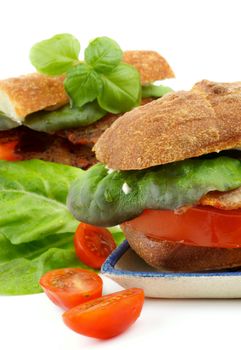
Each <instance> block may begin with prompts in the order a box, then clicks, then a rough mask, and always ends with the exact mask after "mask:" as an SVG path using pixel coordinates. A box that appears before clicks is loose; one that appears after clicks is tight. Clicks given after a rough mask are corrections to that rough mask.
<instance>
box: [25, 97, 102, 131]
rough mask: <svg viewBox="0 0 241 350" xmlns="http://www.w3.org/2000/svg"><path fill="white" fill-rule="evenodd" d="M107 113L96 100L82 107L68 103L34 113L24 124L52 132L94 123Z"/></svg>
mask: <svg viewBox="0 0 241 350" xmlns="http://www.w3.org/2000/svg"><path fill="white" fill-rule="evenodd" d="M106 113H107V112H106V111H104V110H103V109H102V108H100V107H99V105H98V103H97V102H96V101H94V102H90V103H87V104H86V105H84V106H83V107H81V108H71V107H70V106H69V105H67V106H64V107H62V108H60V109H58V110H56V111H51V112H48V111H40V112H36V113H33V114H32V115H30V116H28V117H27V118H26V119H25V121H24V125H26V126H27V127H29V128H30V129H33V130H37V131H43V132H47V133H51V132H55V131H58V130H63V129H70V128H78V127H81V126H87V125H90V124H93V123H95V122H96V121H97V120H99V119H101V118H102V117H104V116H105V115H106Z"/></svg>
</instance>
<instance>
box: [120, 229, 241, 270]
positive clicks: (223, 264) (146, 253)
mask: <svg viewBox="0 0 241 350" xmlns="http://www.w3.org/2000/svg"><path fill="white" fill-rule="evenodd" d="M121 228H122V230H123V232H124V234H125V236H126V238H127V240H128V242H129V244H130V246H131V248H132V249H133V250H134V251H135V252H136V253H137V254H138V255H139V256H140V257H141V258H142V259H143V260H145V261H146V263H147V264H149V265H151V266H153V267H155V268H157V269H162V270H163V269H164V270H168V271H177V272H195V271H205V270H222V269H227V268H235V267H239V266H241V248H232V249H227V248H207V247H196V246H189V245H185V244H182V243H177V242H171V241H161V240H155V239H152V238H150V237H147V236H145V235H144V234H143V233H142V232H138V231H135V230H134V229H133V227H130V226H129V225H128V223H124V224H122V225H121Z"/></svg>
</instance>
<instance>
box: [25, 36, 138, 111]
mask: <svg viewBox="0 0 241 350" xmlns="http://www.w3.org/2000/svg"><path fill="white" fill-rule="evenodd" d="M79 51H80V44H79V42H78V40H77V39H76V38H75V37H73V36H72V35H70V34H58V35H55V36H54V37H52V38H50V39H48V40H44V41H41V42H39V43H37V44H35V45H34V46H33V47H32V49H31V51H30V60H31V63H32V64H33V66H34V67H35V68H36V69H37V71H39V72H41V73H45V74H49V75H59V74H63V73H66V79H65V81H64V86H65V90H66V92H67V94H68V95H69V97H70V101H71V106H72V107H79V108H80V107H82V106H84V105H85V104H86V103H88V102H92V101H94V100H97V101H98V104H99V105H100V107H101V108H103V109H105V110H106V111H108V112H111V113H116V114H117V113H123V112H126V111H128V110H130V109H132V108H134V107H136V106H138V105H139V104H140V99H141V83H140V75H139V72H138V71H137V70H136V69H135V68H134V67H133V66H130V65H128V64H124V63H123V62H122V56H123V52H122V50H121V48H120V47H119V45H118V44H117V43H116V42H115V41H114V40H112V39H110V38H107V37H98V38H96V39H94V40H92V41H91V42H90V43H89V45H88V47H87V48H86V49H85V52H84V61H80V60H79V59H78V56H79Z"/></svg>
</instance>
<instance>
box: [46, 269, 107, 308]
mask: <svg viewBox="0 0 241 350" xmlns="http://www.w3.org/2000/svg"><path fill="white" fill-rule="evenodd" d="M39 284H40V285H41V287H42V288H43V290H44V292H45V293H46V294H47V296H48V297H49V299H50V300H52V301H53V302H54V303H55V304H56V305H58V306H61V307H64V308H71V307H74V306H76V305H79V304H80V303H84V302H86V301H88V300H92V299H95V298H98V297H100V296H101V295H102V286H103V282H102V279H101V278H100V277H99V276H98V275H97V274H96V273H95V272H91V271H87V270H83V269H80V268H66V269H59V270H52V271H49V272H47V273H46V274H45V275H43V276H42V277H41V279H40V281H39Z"/></svg>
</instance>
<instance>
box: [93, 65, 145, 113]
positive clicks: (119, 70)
mask: <svg viewBox="0 0 241 350" xmlns="http://www.w3.org/2000/svg"><path fill="white" fill-rule="evenodd" d="M102 82H103V88H102V90H101V93H100V95H99V96H98V98H97V100H98V102H99V105H100V106H101V107H102V108H103V109H105V110H106V111H108V112H111V113H114V114H118V113H123V112H126V111H129V110H130V109H132V108H133V107H136V106H138V105H139V104H140V98H141V85H140V75H139V73H138V71H137V70H136V69H135V68H134V67H132V66H130V65H128V64H125V63H121V64H119V65H118V66H117V67H115V68H114V69H113V70H112V71H111V72H109V73H106V74H105V75H102Z"/></svg>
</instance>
